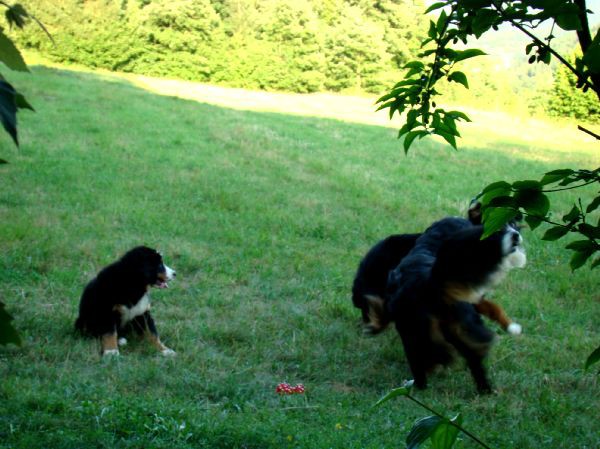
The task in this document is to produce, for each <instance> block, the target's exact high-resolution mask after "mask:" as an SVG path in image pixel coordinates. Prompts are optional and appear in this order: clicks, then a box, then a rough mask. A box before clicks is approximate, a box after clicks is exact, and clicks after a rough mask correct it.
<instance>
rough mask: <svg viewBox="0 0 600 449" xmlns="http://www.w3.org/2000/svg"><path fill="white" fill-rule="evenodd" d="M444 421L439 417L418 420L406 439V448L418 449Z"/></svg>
mask: <svg viewBox="0 0 600 449" xmlns="http://www.w3.org/2000/svg"><path fill="white" fill-rule="evenodd" d="M444 421H445V420H444V419H443V418H440V417H439V416H427V417H425V418H421V419H419V420H418V421H417V422H416V423H415V425H414V426H413V428H412V429H411V431H410V433H409V434H408V436H407V437H406V448H407V449H418V447H419V446H421V444H423V443H424V442H425V441H427V439H428V438H430V437H431V436H432V435H433V433H434V432H435V430H436V429H437V428H438V426H439V425H441V424H442V423H444Z"/></svg>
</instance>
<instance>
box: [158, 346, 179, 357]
mask: <svg viewBox="0 0 600 449" xmlns="http://www.w3.org/2000/svg"><path fill="white" fill-rule="evenodd" d="M160 353H161V354H162V355H164V356H168V357H172V356H174V355H176V354H177V353H176V352H175V351H173V350H172V349H170V348H165V349H163V350H162V351H160Z"/></svg>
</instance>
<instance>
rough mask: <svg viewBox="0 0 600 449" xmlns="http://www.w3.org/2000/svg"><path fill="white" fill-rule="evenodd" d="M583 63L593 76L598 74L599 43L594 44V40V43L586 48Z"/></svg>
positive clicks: (599, 59) (599, 60)
mask: <svg viewBox="0 0 600 449" xmlns="http://www.w3.org/2000/svg"><path fill="white" fill-rule="evenodd" d="M599 33H600V31H599ZM583 63H584V64H585V65H586V67H587V68H588V69H589V70H590V72H592V73H595V74H599V73H600V42H596V39H594V43H593V44H592V45H590V46H589V47H588V49H587V51H586V52H585V54H584V55H583Z"/></svg>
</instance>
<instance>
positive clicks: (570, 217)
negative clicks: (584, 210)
mask: <svg viewBox="0 0 600 449" xmlns="http://www.w3.org/2000/svg"><path fill="white" fill-rule="evenodd" d="M580 217H581V213H580V212H579V208H578V207H577V206H573V208H572V209H571V211H570V212H569V213H568V214H567V215H563V217H562V220H563V221H564V222H565V223H575V222H576V221H577V220H579V218H580Z"/></svg>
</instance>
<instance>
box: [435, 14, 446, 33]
mask: <svg viewBox="0 0 600 449" xmlns="http://www.w3.org/2000/svg"><path fill="white" fill-rule="evenodd" d="M447 21H448V14H446V11H444V10H443V9H442V12H441V13H440V16H439V17H438V21H437V25H436V30H437V34H438V35H439V36H441V35H442V33H443V32H444V30H445V29H446V22H447Z"/></svg>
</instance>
